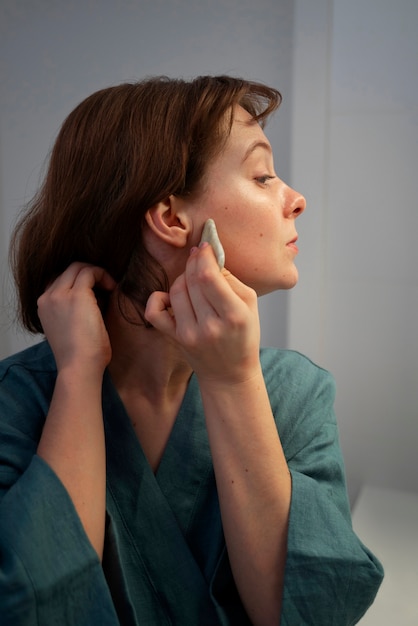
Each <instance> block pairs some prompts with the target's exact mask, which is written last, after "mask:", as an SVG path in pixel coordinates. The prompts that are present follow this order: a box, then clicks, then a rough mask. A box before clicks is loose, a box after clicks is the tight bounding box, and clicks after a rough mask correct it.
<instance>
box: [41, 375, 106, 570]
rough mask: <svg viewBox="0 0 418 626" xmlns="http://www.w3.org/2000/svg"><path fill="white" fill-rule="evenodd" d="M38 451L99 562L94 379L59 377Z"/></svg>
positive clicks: (101, 512)
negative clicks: (64, 492)
mask: <svg viewBox="0 0 418 626" xmlns="http://www.w3.org/2000/svg"><path fill="white" fill-rule="evenodd" d="M37 452H38V455H39V456H40V457H42V458H43V459H44V460H45V461H46V462H47V463H48V464H49V466H50V467H51V468H52V469H53V470H54V472H55V473H56V474H57V476H58V477H59V478H60V480H61V482H62V483H63V484H64V486H65V487H66V489H67V491H68V493H69V495H70V497H71V499H72V501H73V503H74V506H75V508H76V510H77V513H78V515H79V517H80V519H81V522H82V524H83V526H84V529H85V531H86V534H87V536H88V538H89V540H90V542H91V543H92V545H93V547H94V549H95V550H96V552H97V553H98V555H99V557H100V558H101V557H102V553H103V542H104V524H105V498H106V460H105V442H104V428H103V415H102V407H101V382H100V380H99V378H98V377H96V376H95V377H89V376H86V375H84V374H83V372H82V371H76V372H75V371H63V372H61V373H59V374H58V377H57V381H56V385H55V390H54V394H53V398H52V401H51V405H50V410H49V412H48V416H47V419H46V422H45V426H44V429H43V432H42V436H41V439H40V442H39V446H38V451H37ZM57 514H59V511H58V512H57Z"/></svg>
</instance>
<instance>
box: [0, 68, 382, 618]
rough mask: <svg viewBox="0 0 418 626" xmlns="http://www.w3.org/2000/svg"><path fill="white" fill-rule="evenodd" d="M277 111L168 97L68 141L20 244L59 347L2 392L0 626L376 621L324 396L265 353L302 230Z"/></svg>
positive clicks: (224, 81) (371, 565)
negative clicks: (216, 244)
mask: <svg viewBox="0 0 418 626" xmlns="http://www.w3.org/2000/svg"><path fill="white" fill-rule="evenodd" d="M280 100H281V97H280V94H279V93H278V92H277V91H276V90H274V89H271V88H268V87H266V86H263V85H259V84H256V83H252V82H248V81H243V80H238V79H235V78H230V77H225V76H222V77H201V78H198V79H195V80H193V81H190V82H185V81H180V80H170V79H166V78H155V79H149V80H145V81H143V82H140V83H138V84H123V85H120V86H117V87H113V88H109V89H104V90H102V91H99V92H98V93H95V94H93V95H92V96H90V97H89V98H87V99H86V100H85V101H84V102H82V103H81V104H80V105H79V106H78V107H77V108H76V109H75V110H74V111H73V112H72V113H71V114H70V115H69V117H68V118H67V120H66V121H65V123H64V125H63V127H62V129H61V132H60V134H59V136H58V138H57V140H56V143H55V146H54V149H53V152H52V155H51V160H50V165H49V170H48V172H47V175H46V178H45V182H44V184H43V186H42V188H41V190H40V192H39V194H38V195H37V197H36V198H35V199H34V200H33V202H32V203H31V205H30V207H29V209H28V212H27V213H26V215H25V216H24V217H23V218H22V220H21V221H20V224H18V226H17V229H16V231H15V234H14V239H13V242H12V259H13V267H14V272H15V278H16V282H17V286H18V291H19V298H20V313H21V317H22V320H23V323H24V325H25V326H26V328H28V329H29V330H31V331H35V332H40V333H43V334H44V335H45V337H46V341H45V342H43V343H41V344H39V345H37V346H35V347H33V348H30V349H29V350H26V351H24V352H23V353H21V354H19V355H15V356H12V357H10V358H9V359H7V360H6V361H4V362H3V363H2V364H1V369H0V380H1V387H0V410H1V414H0V421H1V436H2V441H3V442H4V443H3V445H2V448H1V452H0V454H1V473H0V477H1V493H2V500H1V503H0V507H1V508H0V511H1V515H0V520H1V522H0V523H1V528H0V541H1V550H2V563H4V569H3V571H2V572H1V579H0V580H1V583H0V598H1V608H2V616H6V617H5V622H4V623H6V624H25V625H26V624H34V623H40V624H50V623H59V624H77V625H78V626H81V625H84V624H86V625H87V624H96V623H101V624H117V623H120V624H123V625H125V624H127V625H128V624H129V625H131V624H141V625H143V624H153V625H154V624H155V625H156V624H179V625H181V626H187V625H189V624H190V625H196V626H205V625H208V626H215V625H216V624H223V625H227V624H239V625H245V624H255V625H258V624H260V625H270V624H275V625H276V624H279V623H281V624H283V625H292V626H294V625H296V624H298V625H299V624H320V625H321V626H324V625H325V624H353V623H355V622H356V621H357V620H358V619H359V618H360V617H361V616H362V614H363V613H364V612H365V610H366V609H367V607H368V606H369V605H370V604H371V602H372V601H373V598H374V596H375V593H376V591H377V589H378V587H379V584H380V582H381V578H382V570H381V566H380V564H379V563H378V561H377V560H376V559H375V558H374V557H373V555H371V554H370V553H369V552H368V550H367V549H366V548H365V547H364V546H363V545H362V544H361V542H360V541H359V540H358V538H357V537H356V536H355V535H354V533H353V531H352V529H351V522H350V514H349V507H348V503H347V496H346V488H345V479H344V470H343V462H342V459H341V453H340V448H339V444H338V434H337V428H336V423H335V419H334V415H333V408H332V406H333V397H334V385H333V381H332V379H331V377H330V376H329V374H328V373H326V372H324V371H323V370H321V369H320V368H318V367H316V366H315V365H313V364H312V363H311V362H309V361H308V360H307V359H305V358H304V357H302V356H301V355H298V354H295V353H292V352H287V351H277V350H271V349H270V350H262V351H261V352H260V349H259V342H260V334H259V321H258V311H257V296H260V295H262V294H265V293H268V292H271V291H273V290H275V289H288V288H291V287H293V286H294V285H295V283H296V281H297V270H296V268H295V264H294V261H295V256H296V254H297V247H296V240H297V232H296V225H295V220H296V218H297V217H298V216H299V215H300V214H301V213H302V212H303V211H304V209H305V200H304V198H303V197H302V196H301V195H300V194H298V193H297V192H295V191H294V190H292V189H290V188H289V187H288V186H287V185H286V184H285V183H284V182H282V181H281V180H280V179H279V178H278V177H277V175H276V173H275V171H274V166H273V157H272V151H271V146H270V144H269V142H268V140H267V139H266V136H265V134H264V132H263V126H264V123H265V121H266V120H267V118H268V116H269V115H270V114H271V113H272V112H273V111H274V110H275V109H276V108H277V107H278V105H279V103H280ZM209 218H212V219H214V220H215V222H216V224H217V226H218V231H219V235H220V239H221V241H222V243H223V246H224V249H225V254H226V267H227V269H222V270H220V269H219V266H218V264H217V260H216V258H215V255H214V253H213V249H212V247H211V246H210V245H208V244H207V243H203V244H199V242H200V238H201V233H202V229H203V226H204V224H205V222H206V220H207V219H209Z"/></svg>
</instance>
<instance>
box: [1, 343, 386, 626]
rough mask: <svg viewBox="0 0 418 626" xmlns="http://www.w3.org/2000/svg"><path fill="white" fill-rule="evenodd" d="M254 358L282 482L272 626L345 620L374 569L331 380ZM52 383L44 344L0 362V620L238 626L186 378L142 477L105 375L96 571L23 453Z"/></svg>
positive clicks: (304, 362) (193, 393)
mask: <svg viewBox="0 0 418 626" xmlns="http://www.w3.org/2000/svg"><path fill="white" fill-rule="evenodd" d="M261 363H262V366H263V371H264V376H265V381H266V385H267V389H268V392H269V396H270V401H271V406H272V409H273V413H274V416H275V420H276V424H277V428H278V431H279V433H280V438H281V441H282V445H283V448H284V452H285V455H286V458H287V461H288V465H289V469H290V471H291V476H292V499H291V511H290V521H289V534H288V554H287V562H286V572H285V584H284V592H283V610H282V618H281V625H282V626H302V625H304V624H309V625H316V624H317V625H318V626H332V625H338V626H340V625H341V626H342V625H349V624H355V623H356V622H357V621H358V620H359V619H360V617H361V616H362V615H363V614H364V612H365V611H366V610H367V608H368V607H369V605H370V604H371V603H372V602H373V599H374V597H375V594H376V592H377V590H378V588H379V585H380V583H381V580H382V576H383V571H382V567H381V565H380V563H379V561H378V560H377V559H376V558H375V557H374V556H373V555H372V554H371V553H370V552H369V551H368V550H367V548H366V547H365V546H364V545H363V544H362V543H361V541H360V540H359V539H358V537H357V536H356V535H355V534H354V532H353V530H352V527H351V518H350V511H349V505H348V500H347V493H346V486H345V477H344V467H343V460H342V457H341V451H340V446H339V443H338V432H337V426H336V421H335V417H334V412H333V402H334V382H333V379H332V378H331V376H330V375H329V374H328V373H327V372H326V371H324V370H322V369H321V368H319V367H317V366H316V365H314V364H313V363H311V362H310V361H309V360H308V359H306V358H305V357H303V356H301V355H300V354H298V353H295V352H290V351H279V350H273V349H266V350H262V351H261ZM55 377H56V368H55V362H54V358H53V355H52V353H51V351H50V348H49V346H48V344H47V342H43V343H41V344H39V345H37V346H34V347H32V348H29V349H28V350H25V351H23V352H21V353H20V354H17V355H14V356H12V357H10V358H8V359H6V360H4V361H3V362H1V363H0V623H1V624H2V626H33V625H35V624H36V625H40V626H50V625H52V624H57V625H59V626H69V625H74V626H93V625H96V624H98V625H100V626H116V625H117V624H121V625H123V626H134V625H136V626H157V625H158V626H162V625H167V626H168V625H178V626H218V625H221V626H231V625H237V626H238V625H239V626H246V625H248V624H250V622H249V619H248V617H247V616H246V614H245V611H244V608H243V606H242V604H241V601H240V598H239V595H238V593H237V590H236V587H235V584H234V579H233V576H232V572H231V568H230V565H229V561H228V554H227V551H226V548H225V541H224V537H223V532H222V523H221V517H220V510H219V502H218V497H217V491H216V484H215V478H214V472H213V466H212V461H211V453H210V448H209V443H208V438H207V433H206V428H205V420H204V414H203V408H202V404H201V398H200V393H199V387H198V384H197V380H196V378H195V377H194V376H192V378H191V380H190V383H189V385H188V389H187V392H186V395H185V397H184V400H183V403H182V406H181V408H180V411H179V414H178V416H177V419H176V422H175V425H174V428H173V431H172V433H171V436H170V439H169V441H168V444H167V447H166V449H165V452H164V455H163V458H162V460H161V463H160V465H159V467H158V471H157V472H156V473H155V475H154V473H153V472H152V470H151V468H150V466H149V464H148V462H147V460H146V458H145V456H144V453H143V451H142V449H141V446H140V444H139V442H138V439H137V438H136V435H135V433H134V431H133V428H132V426H131V423H130V420H129V417H128V415H127V414H126V411H125V409H124V406H123V404H122V402H121V400H120V398H119V396H118V394H117V392H116V390H115V388H114V387H113V385H112V381H111V379H110V376H109V375H108V374H107V373H106V374H105V377H104V382H103V412H104V421H105V431H106V449H107V505H106V507H107V512H106V538H105V548H104V558H103V563H100V561H99V559H98V557H97V555H96V553H95V551H94V549H93V547H92V546H91V544H90V542H89V540H88V538H87V536H86V534H85V532H84V529H83V527H82V525H81V522H80V520H79V517H78V515H77V513H76V511H75V508H74V506H73V504H72V501H71V499H70V497H69V495H68V493H67V491H66V489H65V488H64V486H63V485H62V483H61V482H60V480H59V479H58V477H57V476H56V475H55V473H54V472H53V471H52V469H51V468H50V467H49V466H48V465H47V464H46V463H45V462H44V461H43V460H42V459H41V458H40V457H38V456H37V454H36V450H37V445H38V441H39V439H40V436H41V432H42V427H43V424H44V421H45V416H46V414H47V412H48V407H49V403H50V400H51V396H52V393H53V388H54V382H55ZM242 427H243V428H245V423H243V424H242ZM92 504H93V505H94V502H93V503H92ZM242 549H243V550H245V545H243V546H242Z"/></svg>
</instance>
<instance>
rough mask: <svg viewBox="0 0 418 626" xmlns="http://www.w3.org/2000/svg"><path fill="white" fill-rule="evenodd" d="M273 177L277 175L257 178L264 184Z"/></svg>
mask: <svg viewBox="0 0 418 626" xmlns="http://www.w3.org/2000/svg"><path fill="white" fill-rule="evenodd" d="M273 178H275V176H268V175H266V176H257V178H256V179H255V180H256V181H257V182H258V183H261V184H262V185H265V184H266V182H267V181H269V180H272V179H273Z"/></svg>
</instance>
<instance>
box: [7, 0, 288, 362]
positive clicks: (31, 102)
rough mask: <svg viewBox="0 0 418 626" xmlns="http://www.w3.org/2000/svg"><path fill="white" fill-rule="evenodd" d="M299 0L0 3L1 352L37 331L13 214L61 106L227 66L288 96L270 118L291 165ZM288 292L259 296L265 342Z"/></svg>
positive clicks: (280, 318) (33, 179) (281, 337)
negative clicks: (27, 324)
mask: <svg viewBox="0 0 418 626" xmlns="http://www.w3.org/2000/svg"><path fill="white" fill-rule="evenodd" d="M292 20H293V0H281V1H280V2H277V1H276V0H257V2H256V3H254V2H252V1H250V0H211V1H210V2H209V1H208V2H194V1H192V0H137V1H135V0H119V1H118V2H116V1H111V0H89V1H88V2H85V1H84V0H73V1H72V2H71V1H70V0H43V1H42V0H38V1H36V0H20V2H15V0H2V2H1V3H0V53H1V60H2V63H1V66H0V69H1V71H2V76H1V86H2V90H1V96H0V97H1V101H0V149H1V152H0V185H1V186H0V220H2V224H0V226H1V235H0V247H1V250H0V268H1V270H0V287H1V288H2V308H1V313H0V314H1V318H0V357H2V356H5V355H6V354H8V353H10V352H14V351H16V350H18V349H19V348H21V347H23V346H25V345H27V344H28V343H30V342H31V339H30V338H29V337H27V336H22V334H21V333H20V332H19V331H18V329H17V328H16V326H14V325H13V323H12V320H13V314H12V309H11V308H10V307H9V306H8V301H9V298H10V291H9V290H7V289H6V288H5V286H4V285H5V283H7V282H8V281H9V278H8V274H7V270H6V267H7V264H6V257H7V247H8V240H9V233H10V228H11V224H12V223H13V221H14V220H15V218H16V215H17V213H18V211H19V208H20V207H21V206H22V204H23V203H24V202H25V201H27V200H28V199H29V197H30V196H31V194H32V193H33V191H34V190H35V189H36V187H37V184H38V182H39V176H40V172H41V169H42V165H43V163H44V160H45V157H46V155H47V153H48V151H49V149H50V147H51V144H52V142H53V140H54V137H55V135H56V132H57V130H58V128H59V126H60V124H61V123H62V121H63V119H64V117H65V116H66V115H67V114H68V113H69V112H70V110H71V109H72V108H73V107H74V106H75V105H76V104H77V103H78V102H79V101H80V100H81V99H82V98H84V97H85V96H87V95H88V94H90V93H91V92H93V91H95V90H96V89H100V88H101V87H104V86H107V85H109V84H114V83H119V82H122V81H124V80H132V79H133V80H134V79H137V78H141V77H144V76H146V75H150V74H167V75H170V76H183V77H186V78H187V77H190V76H194V75H198V74H206V73H208V74H213V73H231V74H233V75H242V76H245V77H247V78H251V79H255V80H260V81H263V82H266V83H270V84H272V85H274V86H276V87H278V88H279V89H280V90H281V91H282V92H283V94H284V96H285V101H284V104H283V106H282V109H281V111H280V114H279V115H278V116H277V117H276V118H275V120H274V121H273V122H272V124H271V125H270V128H269V131H270V132H269V136H270V138H271V140H272V143H273V148H274V150H275V152H276V155H277V160H278V163H279V167H280V171H281V174H282V176H283V178H288V176H289V170H290V167H289V152H290V126H291V124H290V115H291V102H290V93H291V63H292V28H293V27H292ZM286 312H287V295H286V294H285V293H282V294H274V295H272V296H268V297H267V298H265V299H263V301H262V303H261V317H262V321H263V328H264V331H263V342H264V343H266V344H272V345H280V344H284V343H285V341H286Z"/></svg>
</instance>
